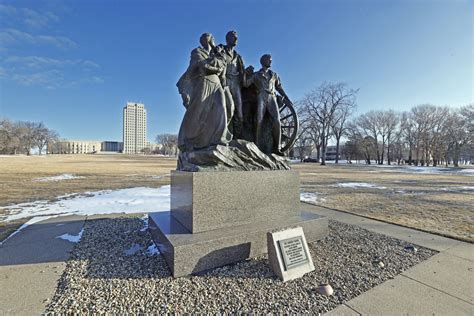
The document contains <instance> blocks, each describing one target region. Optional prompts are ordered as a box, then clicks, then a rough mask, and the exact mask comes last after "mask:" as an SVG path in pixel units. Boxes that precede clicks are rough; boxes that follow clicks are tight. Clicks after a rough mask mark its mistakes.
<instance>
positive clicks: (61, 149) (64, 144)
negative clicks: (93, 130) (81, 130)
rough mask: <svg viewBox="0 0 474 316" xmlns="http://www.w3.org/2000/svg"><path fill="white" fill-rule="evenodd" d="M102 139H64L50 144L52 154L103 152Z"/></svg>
mask: <svg viewBox="0 0 474 316" xmlns="http://www.w3.org/2000/svg"><path fill="white" fill-rule="evenodd" d="M101 150H102V142H101V141H95V140H92V141H89V140H63V141H59V142H55V143H53V144H51V145H49V146H48V152H49V153H51V154H96V153H99V152H101Z"/></svg>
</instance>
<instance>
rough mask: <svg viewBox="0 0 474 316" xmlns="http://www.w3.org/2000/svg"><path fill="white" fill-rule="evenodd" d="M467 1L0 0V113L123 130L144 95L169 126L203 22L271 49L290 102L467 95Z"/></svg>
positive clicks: (65, 131) (87, 132)
mask: <svg viewBox="0 0 474 316" xmlns="http://www.w3.org/2000/svg"><path fill="white" fill-rule="evenodd" d="M473 3H474V2H473V1H457V0H452V1H448V0H446V1H416V0H415V1H383V0H378V1H375V0H373V1H349V0H346V1H310V0H307V1H297V0H296V1H225V0H221V1H205V0H203V1H195V2H191V1H189V2H187V1H158V0H155V1H151V0H148V1H145V0H138V1H137V0H135V1H132V0H119V1H112V0H107V1H106V0H102V1H100V0H96V1H92V0H82V1H58V0H51V1H42V0H35V1H22V0H20V1H19V0H16V1H8V0H1V1H0V80H1V81H0V117H6V118H10V119H12V120H31V121H43V122H44V123H45V124H46V125H47V126H49V127H51V128H53V129H55V130H57V131H58V132H59V133H60V135H61V136H62V137H64V138H70V139H91V140H94V139H97V140H121V138H122V108H123V106H124V105H125V103H126V102H127V101H140V102H143V103H144V104H145V106H146V108H147V111H148V139H149V140H153V139H154V137H155V136H156V134H158V133H164V132H173V133H176V132H177V131H178V129H179V124H180V122H181V119H182V116H183V114H184V108H183V106H182V105H181V101H180V97H179V95H178V92H177V89H176V87H175V83H176V81H177V79H178V78H179V76H180V75H181V74H182V73H183V72H184V70H185V69H186V67H187V64H188V62H189V53H190V51H191V50H192V49H193V48H195V47H196V46H197V45H198V38H199V36H200V34H201V33H203V32H211V33H213V34H214V36H215V37H216V41H217V42H223V41H224V40H225V34H226V32H227V31H229V30H232V29H235V30H236V31H237V32H238V34H239V43H238V46H237V50H238V51H239V53H240V54H241V55H242V56H243V58H244V61H245V63H246V65H253V66H254V67H255V68H259V58H260V56H261V55H262V54H264V53H271V54H272V55H273V69H274V70H275V71H276V72H278V74H279V75H280V77H281V79H282V82H283V85H284V87H285V89H286V91H287V94H288V95H289V97H290V98H292V99H293V101H297V100H299V99H301V98H302V97H303V96H304V94H305V93H307V92H308V91H310V90H311V89H312V88H314V87H316V86H318V85H319V84H321V83H322V82H324V81H332V82H336V81H344V82H346V83H347V84H348V85H349V87H352V88H360V92H359V94H358V97H357V103H358V111H359V113H362V112H365V111H368V110H371V109H388V108H392V109H396V110H406V109H409V108H410V107H412V106H414V105H417V104H421V103H433V104H437V105H449V106H453V107H454V106H460V105H464V104H467V103H470V102H473V100H474V98H473V93H474V79H473V72H474V65H473V56H474V48H473V46H474V34H473V33H474V26H473V20H474V4H473Z"/></svg>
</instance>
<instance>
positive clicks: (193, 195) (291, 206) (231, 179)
mask: <svg viewBox="0 0 474 316" xmlns="http://www.w3.org/2000/svg"><path fill="white" fill-rule="evenodd" d="M299 204H300V178H299V174H298V172H296V171H291V170H274V171H232V172H217V171H216V172H184V171H172V172H171V215H172V216H173V217H174V218H175V219H176V220H177V221H178V222H180V223H181V225H183V226H184V227H186V228H187V229H188V230H189V231H191V232H193V233H200V232H205V231H208V230H214V229H220V228H224V227H233V226H238V225H246V224H251V223H255V222H260V221H266V220H267V219H268V218H273V219H276V218H287V217H291V216H295V215H298V214H299Z"/></svg>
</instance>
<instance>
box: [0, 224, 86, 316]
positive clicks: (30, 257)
mask: <svg viewBox="0 0 474 316" xmlns="http://www.w3.org/2000/svg"><path fill="white" fill-rule="evenodd" d="M84 221H85V217H84V216H64V217H56V218H51V219H48V220H45V221H42V222H39V223H36V224H33V225H31V226H28V227H26V228H25V229H24V230H22V231H21V232H20V233H18V234H16V235H14V236H12V237H11V238H9V239H8V240H6V241H5V242H4V243H3V244H2V245H0V315H40V314H42V313H43V312H44V310H45V307H46V305H47V304H48V303H49V300H50V299H51V298H52V297H53V295H54V292H55V291H56V286H57V284H58V281H59V278H60V277H61V274H62V273H63V271H64V269H65V267H66V260H67V259H68V258H69V255H70V251H71V250H72V248H73V247H74V243H72V242H69V241H67V240H63V239H60V238H56V237H58V236H61V235H63V234H70V235H77V234H78V233H79V232H80V231H81V229H82V227H83V226H84Z"/></svg>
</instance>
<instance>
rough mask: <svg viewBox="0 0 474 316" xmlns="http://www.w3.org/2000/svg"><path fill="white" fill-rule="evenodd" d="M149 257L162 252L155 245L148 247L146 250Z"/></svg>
mask: <svg viewBox="0 0 474 316" xmlns="http://www.w3.org/2000/svg"><path fill="white" fill-rule="evenodd" d="M146 253H147V255H149V256H150V257H151V256H154V255H159V254H160V251H159V250H158V247H157V246H156V245H155V244H154V243H153V244H152V245H151V246H148V248H147V249H146Z"/></svg>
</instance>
